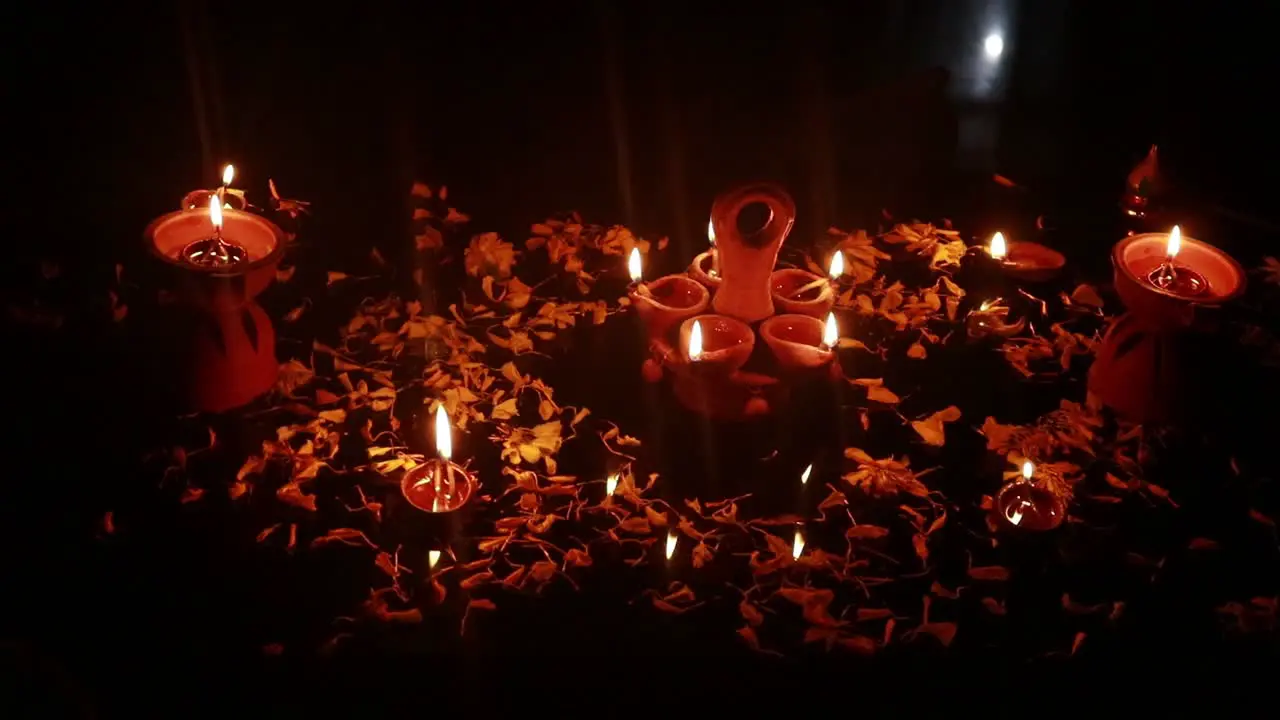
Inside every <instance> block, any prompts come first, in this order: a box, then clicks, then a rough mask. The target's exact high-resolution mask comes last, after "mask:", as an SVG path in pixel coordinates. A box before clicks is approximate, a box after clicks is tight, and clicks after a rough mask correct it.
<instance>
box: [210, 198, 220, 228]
mask: <svg viewBox="0 0 1280 720" xmlns="http://www.w3.org/2000/svg"><path fill="white" fill-rule="evenodd" d="M209 220H210V221H211V222H212V223H213V229H214V230H218V231H221V230H222V203H221V202H220V201H219V200H218V196H217V195H214V196H213V197H211V198H209Z"/></svg>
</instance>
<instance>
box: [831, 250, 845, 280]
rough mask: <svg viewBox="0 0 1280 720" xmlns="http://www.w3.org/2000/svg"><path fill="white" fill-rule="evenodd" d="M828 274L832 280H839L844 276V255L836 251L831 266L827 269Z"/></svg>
mask: <svg viewBox="0 0 1280 720" xmlns="http://www.w3.org/2000/svg"><path fill="white" fill-rule="evenodd" d="M827 274H828V275H830V276H831V279H832V280H839V279H840V276H841V275H844V253H843V252H841V251H839V250H836V254H835V255H832V256H831V265H830V266H829V267H828V268H827Z"/></svg>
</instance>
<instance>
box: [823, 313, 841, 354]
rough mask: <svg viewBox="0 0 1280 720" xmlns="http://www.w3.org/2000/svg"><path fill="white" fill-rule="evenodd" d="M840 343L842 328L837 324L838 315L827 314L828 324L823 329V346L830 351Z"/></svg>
mask: <svg viewBox="0 0 1280 720" xmlns="http://www.w3.org/2000/svg"><path fill="white" fill-rule="evenodd" d="M839 341H840V326H839V325H837V324H836V314H835V313H833V312H829V313H827V324H826V326H824V327H823V328H822V344H823V346H825V347H826V348H827V349H828V350H830V349H831V348H833V347H835V346H836V343H837V342H839Z"/></svg>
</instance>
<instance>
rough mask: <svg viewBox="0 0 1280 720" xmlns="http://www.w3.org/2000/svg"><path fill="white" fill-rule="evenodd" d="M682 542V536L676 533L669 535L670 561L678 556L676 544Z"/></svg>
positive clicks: (668, 549) (668, 550)
mask: <svg viewBox="0 0 1280 720" xmlns="http://www.w3.org/2000/svg"><path fill="white" fill-rule="evenodd" d="M678 542H680V536H679V535H676V534H675V532H673V531H670V532H668V533H667V559H668V560H670V559H671V558H672V557H673V556H674V555H675V554H676V544H677V543H678Z"/></svg>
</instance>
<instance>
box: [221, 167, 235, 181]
mask: <svg viewBox="0 0 1280 720" xmlns="http://www.w3.org/2000/svg"><path fill="white" fill-rule="evenodd" d="M235 178H236V166H235V165H232V164H230V163H227V166H226V167H224V168H222V184H223V185H227V186H229V185H231V181H232V180H235Z"/></svg>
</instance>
